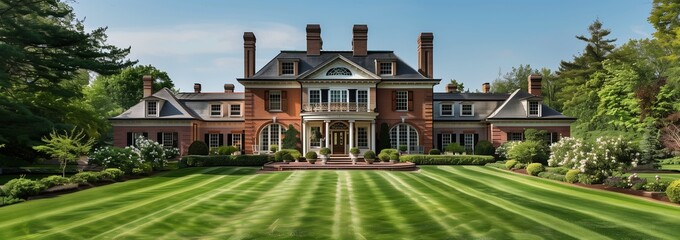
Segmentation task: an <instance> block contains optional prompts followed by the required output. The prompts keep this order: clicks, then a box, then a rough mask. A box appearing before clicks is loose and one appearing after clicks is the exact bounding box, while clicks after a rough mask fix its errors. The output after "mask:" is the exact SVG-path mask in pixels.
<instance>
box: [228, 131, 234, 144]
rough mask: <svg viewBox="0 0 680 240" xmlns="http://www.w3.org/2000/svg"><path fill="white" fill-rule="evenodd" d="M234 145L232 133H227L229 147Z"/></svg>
mask: <svg viewBox="0 0 680 240" xmlns="http://www.w3.org/2000/svg"><path fill="white" fill-rule="evenodd" d="M231 145H234V143H233V142H232V141H231V133H227V146H231Z"/></svg>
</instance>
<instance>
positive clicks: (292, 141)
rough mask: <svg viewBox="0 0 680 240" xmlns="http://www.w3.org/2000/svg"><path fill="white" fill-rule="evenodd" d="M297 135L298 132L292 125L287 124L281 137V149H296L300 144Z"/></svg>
mask: <svg viewBox="0 0 680 240" xmlns="http://www.w3.org/2000/svg"><path fill="white" fill-rule="evenodd" d="M299 134H300V132H299V131H298V130H297V129H295V127H293V124H289V125H288V129H286V132H285V133H284V135H283V146H282V147H283V149H297V148H298V144H300V138H299V137H298V135H299Z"/></svg>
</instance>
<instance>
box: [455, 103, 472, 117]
mask: <svg viewBox="0 0 680 240" xmlns="http://www.w3.org/2000/svg"><path fill="white" fill-rule="evenodd" d="M463 105H470V106H471V108H472V114H470V115H464V114H463ZM458 106H460V107H459V108H460V116H461V117H474V116H475V104H474V103H462V102H461V103H459V104H458Z"/></svg>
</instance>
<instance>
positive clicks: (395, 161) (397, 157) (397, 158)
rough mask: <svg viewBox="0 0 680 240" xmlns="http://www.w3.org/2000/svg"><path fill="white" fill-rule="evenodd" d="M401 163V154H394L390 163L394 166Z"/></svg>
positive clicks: (391, 155)
mask: <svg viewBox="0 0 680 240" xmlns="http://www.w3.org/2000/svg"><path fill="white" fill-rule="evenodd" d="M398 161H399V154H397V153H392V154H390V163H392V164H394V163H397V162H398Z"/></svg>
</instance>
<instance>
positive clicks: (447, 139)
mask: <svg viewBox="0 0 680 240" xmlns="http://www.w3.org/2000/svg"><path fill="white" fill-rule="evenodd" d="M452 139H453V136H451V133H442V148H445V147H446V146H448V145H449V144H451V143H452V142H453V141H452Z"/></svg>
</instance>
